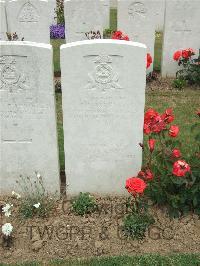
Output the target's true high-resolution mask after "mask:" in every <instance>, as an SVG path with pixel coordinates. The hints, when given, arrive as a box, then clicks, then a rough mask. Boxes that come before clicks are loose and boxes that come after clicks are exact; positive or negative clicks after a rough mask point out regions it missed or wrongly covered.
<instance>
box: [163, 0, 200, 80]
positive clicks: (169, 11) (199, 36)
mask: <svg viewBox="0 0 200 266" xmlns="http://www.w3.org/2000/svg"><path fill="white" fill-rule="evenodd" d="M199 14H200V1H199V0H193V1H190V0H173V1H166V14H165V28H164V38H163V40H164V42H163V56H162V76H163V77H166V76H175V75H176V71H177V70H178V64H177V62H175V61H174V60H173V54H174V52H175V51H176V50H179V49H185V48H193V49H195V50H196V52H197V55H198V49H199V48H200V26H199V25H200V15H199Z"/></svg>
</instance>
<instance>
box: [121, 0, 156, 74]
mask: <svg viewBox="0 0 200 266" xmlns="http://www.w3.org/2000/svg"><path fill="white" fill-rule="evenodd" d="M117 19H118V20H117V28H118V30H121V31H123V32H124V33H125V34H126V35H128V36H129V39H130V40H131V41H133V42H141V43H144V44H145V45H146V46H147V52H148V53H150V54H151V56H152V58H154V43H155V28H156V1H152V0H141V1H137V0H118V11H117ZM152 70H153V64H152V65H151V67H150V68H149V69H148V71H152Z"/></svg>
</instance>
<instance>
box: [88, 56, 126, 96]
mask: <svg viewBox="0 0 200 266" xmlns="http://www.w3.org/2000/svg"><path fill="white" fill-rule="evenodd" d="M94 64H95V69H94V71H93V72H92V73H89V74H88V76H89V80H88V84H87V86H86V88H87V89H90V90H101V91H108V90H111V89H113V90H115V89H122V87H121V86H120V84H119V83H118V74H117V73H116V72H115V71H114V70H113V68H112V59H111V56H107V55H99V56H97V57H96V58H95V60H94Z"/></svg>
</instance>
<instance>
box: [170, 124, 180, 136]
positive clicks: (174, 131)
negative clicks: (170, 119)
mask: <svg viewBox="0 0 200 266" xmlns="http://www.w3.org/2000/svg"><path fill="white" fill-rule="evenodd" d="M178 133H179V127H178V126H176V125H173V126H171V127H170V129H169V135H170V137H172V138H175V137H176V136H177V135H178Z"/></svg>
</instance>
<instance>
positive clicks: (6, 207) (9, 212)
mask: <svg viewBox="0 0 200 266" xmlns="http://www.w3.org/2000/svg"><path fill="white" fill-rule="evenodd" d="M12 206H13V204H8V203H7V204H6V205H5V206H4V207H3V208H2V212H4V214H5V216H6V217H9V216H10V215H11V210H10V208H11V207H12Z"/></svg>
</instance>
